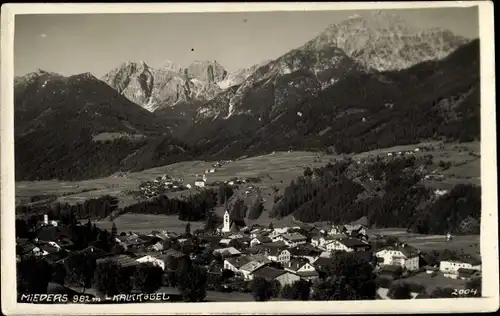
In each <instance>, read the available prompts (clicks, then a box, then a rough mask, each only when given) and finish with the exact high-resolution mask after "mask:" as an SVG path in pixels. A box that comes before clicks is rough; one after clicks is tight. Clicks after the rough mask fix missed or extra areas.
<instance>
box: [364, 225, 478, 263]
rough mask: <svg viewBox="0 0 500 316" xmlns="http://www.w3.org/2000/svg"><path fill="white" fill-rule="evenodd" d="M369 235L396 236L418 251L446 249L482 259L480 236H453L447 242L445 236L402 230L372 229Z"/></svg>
mask: <svg viewBox="0 0 500 316" xmlns="http://www.w3.org/2000/svg"><path fill="white" fill-rule="evenodd" d="M369 234H370V235H371V234H373V235H375V234H382V235H386V236H395V237H397V238H398V239H399V240H400V241H402V242H405V243H407V244H409V245H412V246H414V247H417V248H418V249H420V250H422V251H424V252H429V251H432V250H437V251H442V250H445V249H448V250H454V251H461V250H463V252H464V253H466V254H469V255H471V256H475V257H477V258H479V257H480V250H481V249H480V246H479V245H480V240H479V239H480V236H479V235H463V236H453V239H452V240H451V241H445V236H444V235H422V234H413V233H408V232H406V230H404V229H401V228H380V229H370V230H369Z"/></svg>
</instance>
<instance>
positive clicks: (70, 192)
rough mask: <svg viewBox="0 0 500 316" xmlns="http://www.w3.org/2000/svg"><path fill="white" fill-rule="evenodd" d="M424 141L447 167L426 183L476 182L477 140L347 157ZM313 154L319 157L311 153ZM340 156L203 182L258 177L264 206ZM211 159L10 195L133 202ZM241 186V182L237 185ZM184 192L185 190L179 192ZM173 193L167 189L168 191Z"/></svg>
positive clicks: (197, 171) (286, 160)
mask: <svg viewBox="0 0 500 316" xmlns="http://www.w3.org/2000/svg"><path fill="white" fill-rule="evenodd" d="M426 145H433V146H435V148H436V149H435V150H432V151H425V152H422V151H421V152H415V153H414V155H415V156H416V157H419V156H425V155H433V157H434V163H435V164H436V165H437V164H438V163H439V162H440V161H443V162H448V161H449V162H451V163H452V165H451V167H450V168H449V169H448V170H446V171H444V172H443V175H444V179H443V180H441V181H436V180H423V183H424V184H425V185H427V186H430V187H435V188H440V189H449V188H451V187H452V186H454V185H456V184H458V183H470V184H476V185H480V183H481V181H480V174H481V173H480V157H479V145H480V143H479V142H471V143H462V144H441V147H440V143H437V142H430V143H421V144H414V145H405V146H397V147H391V148H384V149H377V150H373V151H369V152H365V153H361V154H356V155H351V157H352V158H353V159H364V158H368V157H370V156H371V157H373V156H376V155H381V156H387V153H389V152H398V151H410V150H413V149H415V148H417V147H423V146H426ZM317 156H319V157H320V159H319V160H316V159H315V158H316V157H317ZM342 157H346V155H343V156H338V155H325V154H318V153H312V152H275V153H272V154H268V155H262V156H257V157H249V158H245V159H240V160H235V161H233V162H231V163H229V164H226V165H223V166H222V167H219V168H216V170H215V173H211V174H209V175H208V176H207V177H208V182H213V181H228V180H229V179H231V178H233V177H242V178H243V177H255V178H260V179H261V182H260V183H258V184H255V185H254V186H255V187H258V188H259V189H260V190H261V196H263V198H264V199H266V202H265V204H264V205H265V206H266V209H269V208H270V206H272V203H273V195H274V190H273V188H274V187H276V188H278V189H280V190H281V189H283V188H284V187H286V186H287V185H288V184H289V183H290V181H292V180H294V179H296V177H297V176H299V175H301V174H302V173H303V170H304V168H305V167H310V168H315V167H320V166H324V165H325V164H327V163H328V162H333V161H335V160H336V159H340V158H342ZM213 164H214V162H205V161H184V162H179V163H175V164H171V165H167V166H162V167H157V168H152V169H147V170H143V171H140V172H130V173H127V172H125V173H117V174H115V175H112V176H109V177H106V178H99V179H91V180H84V181H75V182H68V181H57V180H51V181H19V182H16V200H18V201H22V200H26V199H28V198H29V197H31V196H35V195H40V194H47V195H49V194H54V195H57V196H58V197H59V198H58V200H59V201H60V202H67V203H70V204H73V203H79V202H83V201H84V200H86V199H89V198H94V197H99V196H103V195H113V196H116V197H118V199H119V200H120V206H121V207H123V206H126V205H129V204H131V203H134V199H133V197H132V196H131V195H130V194H129V191H133V190H137V188H138V186H139V184H140V183H141V182H143V181H151V180H154V179H155V178H157V177H159V176H163V175H165V174H167V175H169V176H171V177H174V178H182V179H184V183H185V184H187V183H191V184H192V183H194V181H195V180H196V179H198V178H201V176H202V175H203V173H204V171H205V170H207V169H210V168H212V165H213ZM243 188H246V186H243ZM184 193H186V194H187V193H189V191H187V192H184ZM177 194H178V193H169V195H170V196H172V195H177Z"/></svg>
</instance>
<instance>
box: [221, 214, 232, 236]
mask: <svg viewBox="0 0 500 316" xmlns="http://www.w3.org/2000/svg"><path fill="white" fill-rule="evenodd" d="M230 230H231V220H230V218H229V211H228V209H227V208H226V211H225V212H224V226H223V227H222V232H224V233H228V232H229V231H230Z"/></svg>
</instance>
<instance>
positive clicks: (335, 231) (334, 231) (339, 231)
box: [328, 225, 342, 236]
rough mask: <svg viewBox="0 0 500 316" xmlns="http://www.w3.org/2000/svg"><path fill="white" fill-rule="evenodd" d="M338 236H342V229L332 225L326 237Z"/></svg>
mask: <svg viewBox="0 0 500 316" xmlns="http://www.w3.org/2000/svg"><path fill="white" fill-rule="evenodd" d="M339 234H342V228H341V227H339V226H337V225H333V226H332V228H330V230H329V231H328V235H330V236H335V235H339Z"/></svg>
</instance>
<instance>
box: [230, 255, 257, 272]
mask: <svg viewBox="0 0 500 316" xmlns="http://www.w3.org/2000/svg"><path fill="white" fill-rule="evenodd" d="M251 261H252V258H251V257H249V256H239V257H229V258H226V259H224V269H226V270H231V271H233V272H235V273H241V272H240V268H241V267H242V266H244V265H245V264H247V263H249V262H251Z"/></svg>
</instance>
